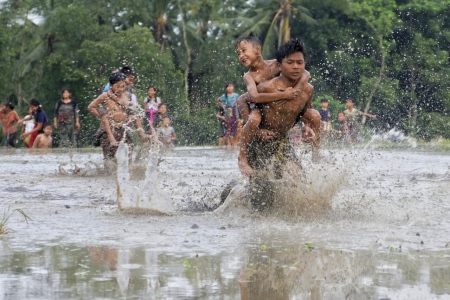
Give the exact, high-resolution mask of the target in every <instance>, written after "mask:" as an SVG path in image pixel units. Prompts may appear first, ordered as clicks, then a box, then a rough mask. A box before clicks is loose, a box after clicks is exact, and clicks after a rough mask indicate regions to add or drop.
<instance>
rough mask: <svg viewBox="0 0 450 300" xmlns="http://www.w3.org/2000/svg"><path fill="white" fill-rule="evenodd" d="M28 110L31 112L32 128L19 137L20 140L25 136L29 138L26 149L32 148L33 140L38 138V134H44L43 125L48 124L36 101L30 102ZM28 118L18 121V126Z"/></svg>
mask: <svg viewBox="0 0 450 300" xmlns="http://www.w3.org/2000/svg"><path fill="white" fill-rule="evenodd" d="M30 108H31V111H32V118H33V119H34V128H33V130H31V131H30V132H24V133H22V134H21V135H20V138H21V139H26V138H27V136H30V142H29V144H28V148H31V147H33V143H34V140H35V139H36V137H37V136H38V134H39V133H43V132H44V125H45V124H47V123H48V118H47V114H46V113H45V111H44V110H43V109H42V106H41V103H40V102H39V101H38V100H36V99H31V100H30ZM29 119H30V118H28V117H26V118H24V119H22V120H20V121H19V124H22V123H23V121H27V120H29Z"/></svg>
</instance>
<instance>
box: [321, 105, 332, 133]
mask: <svg viewBox="0 0 450 300" xmlns="http://www.w3.org/2000/svg"><path fill="white" fill-rule="evenodd" d="M320 106H321V108H320V109H319V114H320V117H321V118H322V120H321V126H320V127H321V128H322V132H324V133H329V132H330V131H331V110H330V109H329V108H328V100H327V99H326V98H323V99H322V100H320Z"/></svg>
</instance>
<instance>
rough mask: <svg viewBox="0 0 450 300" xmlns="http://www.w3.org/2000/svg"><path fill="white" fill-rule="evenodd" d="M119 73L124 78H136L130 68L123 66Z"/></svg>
mask: <svg viewBox="0 0 450 300" xmlns="http://www.w3.org/2000/svg"><path fill="white" fill-rule="evenodd" d="M120 73H123V74H124V75H125V76H127V75H133V76H136V74H135V73H134V71H133V69H132V68H131V67H130V66H123V67H122V68H121V69H120Z"/></svg>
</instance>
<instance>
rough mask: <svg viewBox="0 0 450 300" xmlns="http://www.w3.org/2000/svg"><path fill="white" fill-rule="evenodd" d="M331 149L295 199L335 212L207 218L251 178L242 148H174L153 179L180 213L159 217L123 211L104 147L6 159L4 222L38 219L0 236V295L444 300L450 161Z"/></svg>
mask: <svg viewBox="0 0 450 300" xmlns="http://www.w3.org/2000/svg"><path fill="white" fill-rule="evenodd" d="M323 154H324V156H325V159H324V160H323V162H322V163H319V164H311V163H310V162H309V160H308V158H307V157H306V158H305V160H304V163H303V169H304V172H305V173H306V175H307V178H308V179H309V180H310V185H309V187H306V186H303V187H302V186H301V185H299V186H296V188H293V189H292V197H296V195H298V193H299V192H301V190H302V189H303V190H305V191H307V195H306V194H305V195H306V196H305V197H306V198H307V199H308V201H310V202H314V197H318V195H323V196H324V199H329V203H330V207H329V208H328V209H323V210H322V211H320V213H318V212H317V211H315V212H314V213H312V212H311V213H309V212H308V209H306V208H305V211H303V212H301V213H300V214H295V215H294V217H293V216H289V217H285V216H284V215H279V214H268V215H266V214H261V213H258V212H252V211H250V210H239V209H236V208H235V209H230V210H222V211H219V212H218V211H216V212H208V211H205V210H206V209H207V208H208V207H212V206H214V204H217V203H219V202H220V195H221V193H222V191H223V189H224V188H225V186H226V185H227V184H228V183H229V182H230V181H231V180H233V179H237V180H238V181H239V182H242V183H245V180H244V178H242V177H241V176H240V174H239V172H238V169H237V153H236V152H235V151H228V150H225V149H222V148H176V149H175V150H174V151H172V152H168V153H165V154H163V155H162V156H161V158H160V159H159V166H158V178H157V182H156V183H152V186H153V187H154V186H155V185H156V186H157V187H158V190H159V192H161V193H162V194H163V195H164V198H165V199H167V201H170V202H171V204H170V205H172V206H173V208H174V211H175V212H174V213H173V214H171V215H169V216H157V215H149V214H126V213H123V212H121V211H119V210H117V209H116V208H117V205H118V204H117V184H116V177H115V176H114V175H110V174H108V175H98V174H96V172H95V168H96V167H97V166H101V165H102V156H101V154H100V152H98V151H93V150H92V151H89V150H80V151H79V152H75V153H62V152H53V153H49V154H30V153H28V152H26V151H24V150H22V151H21V152H16V151H14V150H13V151H3V152H1V155H0V167H1V172H0V179H1V180H2V182H3V186H2V187H1V188H0V213H1V214H3V213H4V212H7V211H8V208H9V211H10V212H11V211H12V210H14V209H17V208H21V209H23V211H24V212H25V213H26V214H27V215H28V216H29V217H30V218H31V219H32V220H31V221H29V222H28V223H27V222H26V221H25V220H24V218H23V217H22V216H21V215H20V214H19V213H18V212H14V213H13V214H12V215H11V217H10V219H9V220H8V222H7V224H6V226H7V228H9V229H11V230H12V232H11V233H9V234H6V235H1V236H0V299H450V196H449V195H450V155H449V154H447V153H442V152H441V153H438V152H419V151H376V150H368V149H352V150H348V149H340V150H324V151H323ZM74 170H75V171H74ZM135 176H139V175H135ZM150 188H151V187H149V189H150ZM284 209H285V211H289V208H286V207H285V208H284Z"/></svg>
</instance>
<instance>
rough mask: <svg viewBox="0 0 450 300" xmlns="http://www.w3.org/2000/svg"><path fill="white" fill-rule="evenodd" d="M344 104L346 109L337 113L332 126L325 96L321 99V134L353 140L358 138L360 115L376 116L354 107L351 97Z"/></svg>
mask: <svg viewBox="0 0 450 300" xmlns="http://www.w3.org/2000/svg"><path fill="white" fill-rule="evenodd" d="M345 104H346V106H347V109H346V110H344V111H340V112H339V113H338V114H337V120H336V122H333V124H334V126H333V125H332V114H331V111H330V109H329V108H328V100H327V99H325V98H324V99H322V100H321V108H320V110H319V113H320V116H321V117H322V121H321V131H322V133H323V134H329V133H333V134H335V135H337V136H338V138H339V139H341V140H343V141H345V142H355V141H357V140H358V139H359V138H360V131H361V122H360V120H359V119H360V117H361V116H366V117H369V118H371V119H376V116H375V115H372V114H369V113H365V112H363V111H360V110H358V109H357V108H355V107H354V102H353V100H352V99H347V100H346V102H345Z"/></svg>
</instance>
